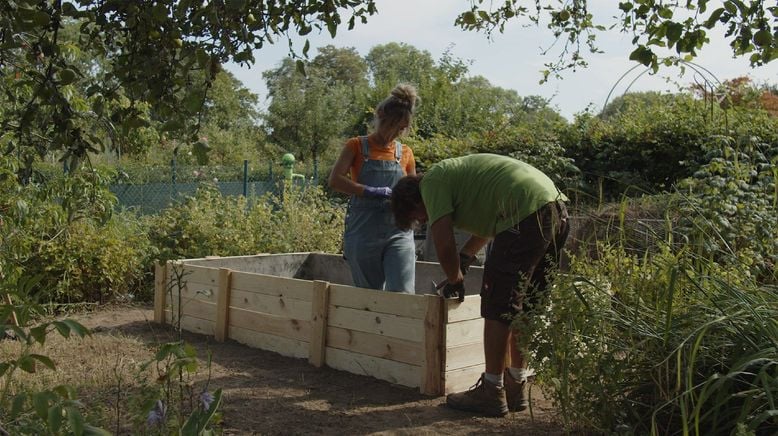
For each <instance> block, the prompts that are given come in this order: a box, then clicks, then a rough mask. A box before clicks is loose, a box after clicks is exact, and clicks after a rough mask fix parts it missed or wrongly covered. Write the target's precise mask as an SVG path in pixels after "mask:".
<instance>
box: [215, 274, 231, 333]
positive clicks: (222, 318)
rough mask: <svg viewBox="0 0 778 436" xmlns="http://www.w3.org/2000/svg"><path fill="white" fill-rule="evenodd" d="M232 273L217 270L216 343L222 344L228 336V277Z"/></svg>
mask: <svg viewBox="0 0 778 436" xmlns="http://www.w3.org/2000/svg"><path fill="white" fill-rule="evenodd" d="M231 274H232V271H230V270H229V269H227V268H219V293H218V295H217V299H216V326H215V328H216V331H215V332H214V334H215V336H216V341H217V342H224V339H226V338H227V336H228V330H229V321H230V275H231Z"/></svg>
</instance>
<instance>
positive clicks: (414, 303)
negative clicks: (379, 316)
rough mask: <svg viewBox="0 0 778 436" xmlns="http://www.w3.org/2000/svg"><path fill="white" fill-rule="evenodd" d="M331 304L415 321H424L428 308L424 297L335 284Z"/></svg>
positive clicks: (332, 288) (331, 287) (331, 292)
mask: <svg viewBox="0 0 778 436" xmlns="http://www.w3.org/2000/svg"><path fill="white" fill-rule="evenodd" d="M330 304H331V305H333V306H338V307H348V308H352V309H357V310H364V311H369V312H376V313H389V314H392V315H397V316H402V317H405V318H415V319H424V311H425V310H426V308H427V306H426V300H425V298H424V296H423V295H408V294H400V293H395V292H384V291H377V290H375V289H362V288H355V287H353V286H346V285H337V284H334V283H332V284H330Z"/></svg>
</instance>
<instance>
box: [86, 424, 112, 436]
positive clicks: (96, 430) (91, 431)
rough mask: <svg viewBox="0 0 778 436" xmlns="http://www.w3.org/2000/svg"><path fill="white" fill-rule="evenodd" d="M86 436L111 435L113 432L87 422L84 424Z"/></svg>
mask: <svg viewBox="0 0 778 436" xmlns="http://www.w3.org/2000/svg"><path fill="white" fill-rule="evenodd" d="M84 436H111V432H109V431H106V430H103V429H102V428H100V427H95V426H92V425H89V424H86V425H85V426H84Z"/></svg>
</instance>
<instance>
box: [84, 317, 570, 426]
mask: <svg viewBox="0 0 778 436" xmlns="http://www.w3.org/2000/svg"><path fill="white" fill-rule="evenodd" d="M73 318H75V319H77V320H79V321H80V322H82V323H83V324H84V325H86V326H87V327H90V328H91V329H93V337H94V338H95V339H98V340H99V339H100V336H104V338H103V339H105V340H111V341H113V340H116V339H117V338H118V339H119V340H124V341H130V342H132V343H134V344H141V345H145V346H147V347H148V350H149V356H151V353H152V351H153V350H154V348H155V346H156V345H157V344H159V343H162V342H167V341H170V340H172V339H173V337H174V332H173V331H172V330H170V329H169V328H167V327H163V326H159V325H156V324H154V323H152V322H150V320H151V319H152V318H153V315H152V310H151V309H150V308H146V307H113V308H109V309H104V310H100V311H97V312H93V313H88V314H83V315H78V316H75V317H73ZM184 339H185V340H186V341H187V342H189V343H191V344H193V345H195V346H196V347H197V349H198V352H199V355H200V357H201V358H203V359H204V358H205V356H206V353H207V350H210V351H211V352H212V353H213V361H212V369H211V387H212V389H217V388H222V389H223V392H224V402H223V404H222V413H223V422H222V429H223V431H224V434H227V435H251V434H306V435H310V434H401V435H404V434H408V435H411V434H412V435H420V434H422V435H423V434H451V435H464V434H522V435H544V436H550V435H556V434H562V430H561V426H560V425H559V424H558V423H556V422H555V421H554V413H553V409H552V408H551V405H550V403H549V402H548V401H546V400H545V399H543V398H542V397H541V398H538V397H539V396H540V395H541V394H540V392H539V391H540V390H539V389H537V388H535V389H533V393H532V395H533V407H532V409H533V410H532V416H531V415H530V413H529V412H527V411H524V412H520V413H512V414H509V415H508V416H507V417H505V418H484V417H477V416H473V415H472V414H469V413H464V412H459V411H455V410H452V409H449V408H447V407H446V406H445V398H443V397H438V398H430V397H427V396H424V395H421V394H420V393H419V392H418V390H416V389H411V388H406V387H402V386H397V385H392V384H390V383H387V382H384V381H381V380H377V379H374V378H372V377H365V376H359V375H355V374H350V373H347V372H342V371H336V370H332V369H329V368H322V369H319V368H314V367H313V366H311V365H309V364H308V362H307V361H306V360H303V359H294V358H288V357H283V356H280V355H278V354H275V353H272V352H267V351H262V350H257V349H252V348H249V347H247V346H244V345H241V344H239V343H236V342H233V341H227V342H225V343H218V342H215V341H214V340H213V338H211V337H206V336H203V335H197V334H185V336H184ZM130 349H133V348H132V347H127V350H128V351H129V350H130ZM134 349H135V350H136V351H132V352H133V353H137V347H136V348H134ZM76 360H78V359H76ZM111 360H116V358H115V357H110V356H106V363H107V362H110V361H111ZM74 364H78V363H77V362H75V363H74ZM87 371H88V370H87ZM473 382H475V380H473Z"/></svg>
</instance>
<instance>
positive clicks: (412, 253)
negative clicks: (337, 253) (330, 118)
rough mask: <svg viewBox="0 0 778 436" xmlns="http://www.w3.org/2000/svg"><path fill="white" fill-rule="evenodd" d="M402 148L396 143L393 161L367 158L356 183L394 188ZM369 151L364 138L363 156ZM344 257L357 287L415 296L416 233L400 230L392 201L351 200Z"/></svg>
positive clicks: (374, 199)
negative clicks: (395, 220) (414, 240)
mask: <svg viewBox="0 0 778 436" xmlns="http://www.w3.org/2000/svg"><path fill="white" fill-rule="evenodd" d="M401 147H402V146H401V145H400V144H399V143H396V148H397V149H398V150H397V152H396V156H397V159H395V160H393V161H385V160H372V159H366V160H365V162H364V163H363V165H362V170H361V171H360V174H359V177H358V178H357V181H358V182H359V183H361V184H363V185H368V186H388V187H392V186H394V184H395V183H397V181H398V180H400V178H401V177H402V176H403V171H402V168H401V166H400V157H401V156H402V149H401ZM368 151H369V150H368V149H367V139H366V138H365V137H363V139H362V154H363V156H368ZM343 255H344V257H345V258H346V261H347V263H348V265H349V267H350V268H351V276H352V279H353V280H354V285H355V286H358V287H360V288H369V289H383V290H387V291H392V292H403V293H409V294H413V293H415V291H414V289H415V281H416V269H415V268H416V265H415V263H416V249H415V245H414V242H413V231H403V230H400V229H398V228H397V226H396V225H395V223H394V217H393V215H392V211H391V207H390V204H389V200H387V199H380V198H366V197H357V196H353V197H352V198H351V200H350V202H349V209H348V213H347V215H346V230H345V233H344V235H343Z"/></svg>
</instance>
